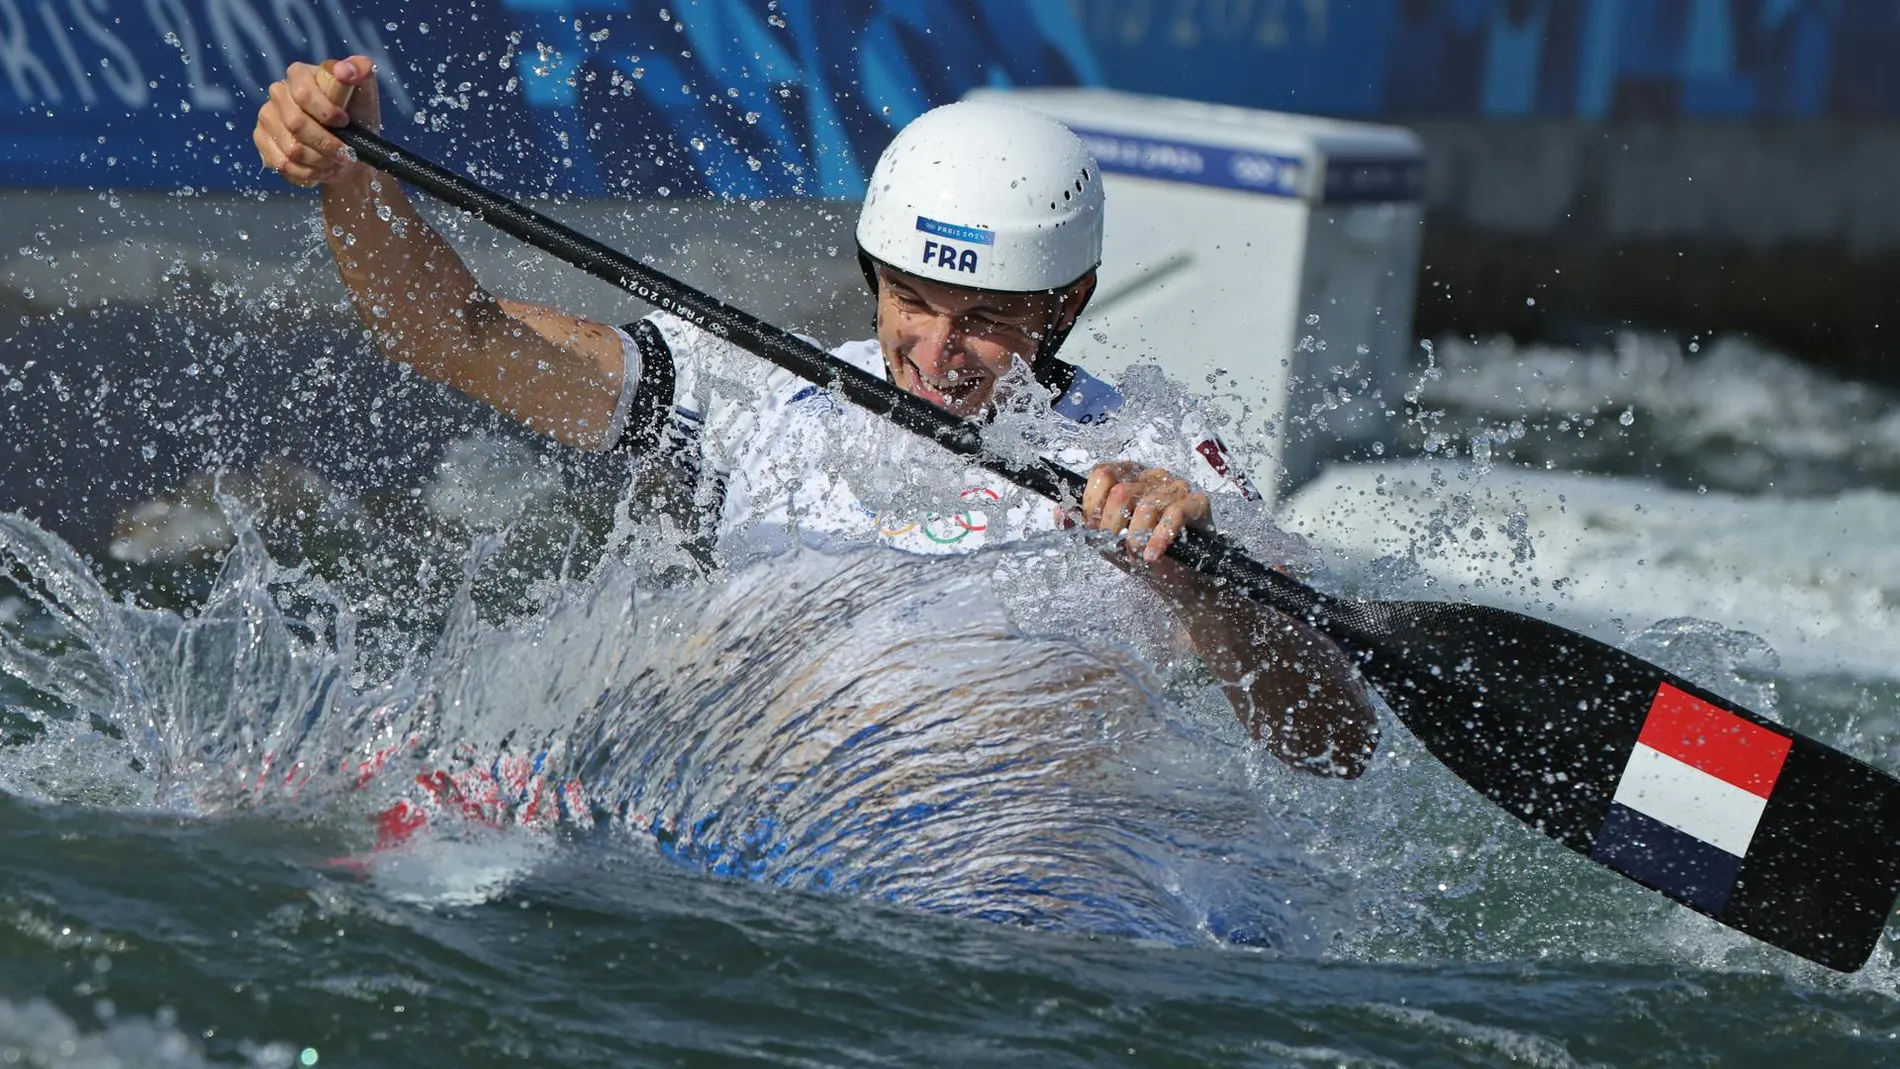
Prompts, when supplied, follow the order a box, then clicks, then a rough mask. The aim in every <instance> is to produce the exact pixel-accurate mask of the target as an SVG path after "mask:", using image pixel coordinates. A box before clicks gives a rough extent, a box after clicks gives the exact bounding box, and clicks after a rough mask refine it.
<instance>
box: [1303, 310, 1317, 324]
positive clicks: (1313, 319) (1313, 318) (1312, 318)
mask: <svg viewBox="0 0 1900 1069" xmlns="http://www.w3.org/2000/svg"><path fill="white" fill-rule="evenodd" d="M1306 325H1307V326H1309V327H1317V326H1319V313H1318V312H1308V313H1306Z"/></svg>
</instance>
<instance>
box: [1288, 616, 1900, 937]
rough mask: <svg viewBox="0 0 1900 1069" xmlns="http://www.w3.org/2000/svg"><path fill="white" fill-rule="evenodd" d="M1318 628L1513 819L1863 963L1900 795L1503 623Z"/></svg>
mask: <svg viewBox="0 0 1900 1069" xmlns="http://www.w3.org/2000/svg"><path fill="white" fill-rule="evenodd" d="M1328 612H1329V613H1330V614H1331V618H1329V619H1324V620H1320V621H1316V622H1319V623H1320V624H1321V626H1323V627H1324V628H1325V629H1326V630H1327V631H1328V632H1329V633H1331V634H1333V635H1334V636H1335V637H1336V638H1338V639H1339V640H1340V641H1341V642H1342V643H1343V644H1344V645H1346V646H1347V647H1348V648H1349V649H1352V650H1353V651H1354V652H1355V653H1357V654H1358V655H1359V656H1360V657H1361V658H1362V661H1363V665H1364V671H1365V673H1366V676H1367V678H1368V679H1369V680H1370V681H1371V682H1372V683H1373V684H1374V685H1375V686H1377V687H1378V689H1379V692H1380V694H1381V696H1382V697H1384V698H1385V700H1386V702H1387V704H1389V705H1390V706H1391V707H1392V709H1393V710H1394V711H1395V712H1396V713H1397V714H1398V715H1399V718H1400V720H1401V721H1403V722H1404V724H1405V726H1406V727H1407V728H1408V729H1409V730H1410V731H1411V732H1412V733H1413V734H1414V735H1416V736H1417V737H1418V739H1419V741H1420V742H1422V743H1424V745H1425V748H1426V749H1428V750H1430V751H1431V753H1432V755H1433V756H1435V757H1437V758H1438V759H1439V760H1440V761H1443V762H1444V763H1445V765H1446V766H1447V767H1449V768H1450V769H1451V770H1452V771H1453V772H1454V773H1456V774H1457V775H1458V777H1459V778H1460V779H1463V780H1464V781H1465V782H1466V783H1468V784H1470V785H1471V786H1472V787H1474V788H1476V789H1477V790H1478V791H1479V792H1480V793H1482V794H1484V795H1485V796H1486V797H1488V798H1490V799H1491V800H1492V801H1494V802H1496V803H1497V804H1498V805H1500V806H1502V807H1504V808H1505V809H1506V810H1508V811H1509V812H1511V813H1512V814H1513V815H1515V816H1516V817H1517V818H1518V819H1520V820H1522V821H1524V822H1525V823H1527V824H1529V825H1530V826H1531V827H1533V828H1536V829H1537V830H1538V831H1541V832H1543V833H1544V834H1546V835H1548V836H1550V837H1551V838H1553V839H1556V840H1557V841H1559V842H1561V843H1563V844H1564V845H1565V846H1568V847H1570V848H1571V849H1572V850H1575V851H1577V852H1578V853H1580V854H1584V855H1585V856H1587V857H1590V858H1592V859H1594V860H1596V861H1598V862H1600V863H1602V864H1604V865H1607V866H1608V867H1610V868H1611V869H1614V870H1615V871H1617V872H1619V873H1621V874H1622V875H1624V876H1627V877H1628V878H1630V879H1632V880H1635V881H1636V882H1638V883H1641V884H1643V885H1644V886H1646V887H1650V888H1653V889H1655V890H1657V891H1660V892H1662V893H1663V894H1665V895H1667V896H1669V897H1670V898H1672V899H1675V900H1676V901H1677V902H1680V903H1682V904H1683V905H1685V906H1688V907H1689V908H1691V909H1694V910H1696V911H1698V912H1700V913H1703V914H1706V915H1708V916H1710V917H1713V918H1715V919H1716V920H1718V921H1720V922H1722V923H1723V924H1725V925H1728V926H1729V927H1732V928H1735V929H1737V930H1739V931H1742V932H1745V933H1747V934H1748V935H1751V936H1754V937H1755V938H1757V939H1760V940H1763V941H1764V942H1767V943H1771V944H1773V945H1775V946H1777V947H1780V948H1782V949H1784V950H1787V951H1790V952H1792V953H1795V954H1799V955H1800V956H1802V957H1804V958H1807V959H1808V960H1810V961H1814V962H1818V963H1819V964H1822V965H1826V966H1828V967H1829V968H1832V969H1839V970H1842V971H1844V972H1851V971H1853V970H1855V969H1858V968H1859V967H1860V966H1861V965H1862V964H1864V963H1865V962H1866V960H1867V956H1868V955H1869V954H1870V953H1871V952H1872V951H1873V948H1874V945H1875V944H1876V943H1877V942H1878V941H1879V939H1880V935H1881V933H1882V931H1883V930H1884V928H1885V926H1886V921H1887V916H1888V913H1889V911H1891V910H1892V908H1893V904H1894V900H1895V898H1896V896H1900V780H1895V779H1894V778H1893V777H1892V776H1889V775H1887V774H1885V773H1883V772H1881V771H1879V770H1877V769H1875V768H1872V767H1870V766H1868V765H1866V764H1863V763H1862V762H1860V761H1858V760H1855V759H1854V758H1852V757H1849V756H1847V755H1846V754H1844V753H1841V752H1840V751H1838V750H1835V749H1832V748H1830V747H1828V746H1824V745H1822V744H1821V743H1819V742H1816V741H1814V740H1813V739H1809V738H1805V737H1803V736H1801V735H1799V734H1796V733H1795V732H1793V731H1790V730H1788V729H1787V728H1785V727H1783V726H1781V725H1779V724H1774V723H1771V722H1769V721H1768V720H1766V719H1764V718H1762V717H1760V716H1758V715H1756V714H1755V713H1753V712H1750V711H1749V710H1747V709H1743V708H1740V707H1738V706H1736V705H1735V704H1733V703H1731V702H1729V701H1727V700H1725V699H1723V698H1720V697H1717V696H1715V695H1713V694H1710V693H1709V692H1707V691H1705V690H1702V689H1700V688H1698V687H1696V686H1695V685H1694V684H1692V683H1689V682H1687V681H1685V680H1683V679H1680V678H1678V677H1676V676H1673V675H1670V674H1669V673H1667V672H1665V671H1663V670H1662V669H1660V668H1658V667H1656V666H1655V665H1652V664H1650V663H1648V662H1646V661H1644V660H1642V659H1640V658H1638V657H1635V656H1632V655H1630V654H1628V653H1625V652H1623V651H1621V650H1618V649H1616V648H1614V647H1612V646H1608V645H1605V644H1604V643H1601V642H1598V641H1596V640H1595V639H1591V638H1588V637H1586V636H1584V635H1580V634H1577V633H1576V632H1574V631H1569V630H1566V629H1564V628H1561V627H1558V626H1556V625H1554V624H1548V623H1544V622H1543V621H1540V620H1535V619H1532V618H1530V617H1527V616H1522V615H1519V614H1517V613H1512V612H1507V611H1504V610H1501V609H1493V608H1486V607H1481V606H1473V605H1457V604H1450V603H1436V602H1385V603H1365V604H1359V605H1333V606H1329V607H1328Z"/></svg>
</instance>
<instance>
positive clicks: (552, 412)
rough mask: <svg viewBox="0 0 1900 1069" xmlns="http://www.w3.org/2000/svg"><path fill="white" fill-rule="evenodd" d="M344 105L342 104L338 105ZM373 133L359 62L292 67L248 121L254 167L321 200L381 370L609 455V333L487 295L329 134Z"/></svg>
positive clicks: (613, 378) (367, 86) (397, 196)
mask: <svg viewBox="0 0 1900 1069" xmlns="http://www.w3.org/2000/svg"><path fill="white" fill-rule="evenodd" d="M344 99H347V105H344V104H339V103H338V101H339V100H344ZM352 120H354V121H355V122H357V123H359V124H361V125H363V126H365V127H367V128H369V129H371V130H374V129H376V128H377V127H378V125H379V123H380V113H379V109H378V101H377V94H376V75H375V71H374V69H373V67H372V65H371V64H370V61H369V59H368V58H367V57H364V56H351V57H350V58H348V59H345V60H341V61H339V62H337V63H335V64H334V66H333V67H332V69H331V70H330V71H327V72H326V71H325V70H324V68H323V67H322V66H320V65H316V64H310V63H293V64H291V65H290V68H289V69H288V70H287V71H286V72H285V74H284V78H283V80H282V81H279V82H275V83H273V84H272V85H271V87H270V99H269V100H268V101H266V102H265V104H264V106H263V107H262V108H260V109H259V110H258V113H257V127H256V129H255V130H254V131H253V134H252V140H253V141H255V142H256V144H257V151H258V154H259V155H260V156H262V157H263V160H264V163H265V165H267V166H269V167H271V168H272V169H274V170H276V171H277V172H278V173H280V174H282V175H283V176H284V177H285V178H286V179H287V180H289V181H290V182H291V183H293V184H295V185H300V186H310V185H320V186H322V187H323V191H322V199H323V231H324V235H325V237H326V238H327V239H328V241H329V243H330V252H331V254H332V255H333V256H335V258H336V264H337V270H338V272H339V273H340V274H341V275H342V276H343V284H344V285H345V286H347V287H348V288H349V291H350V299H351V301H352V302H354V304H355V306H356V312H357V315H359V316H361V317H362V320H363V322H364V324H366V325H367V326H368V327H369V328H370V329H371V330H373V331H374V332H375V334H376V338H377V341H378V342H379V343H380V344H381V345H382V348H383V351H384V352H385V353H387V354H388V355H389V357H390V358H391V359H394V360H398V361H401V362H403V363H405V364H408V365H410V366H411V367H414V368H415V369H416V370H417V371H418V372H420V373H421V374H422V375H424V376H426V377H428V378H430V379H433V380H435V381H437V382H442V383H446V384H448V385H450V386H453V387H455V388H456V389H457V390H460V391H461V392H463V393H465V394H468V395H469V396H470V397H473V398H475V399H476V400H479V401H483V402H486V403H487V404H490V405H493V406H494V407H496V408H498V409H500V410H501V411H503V412H506V413H508V414H509V415H511V416H513V417H515V418H516V419H518V420H520V421H522V422H523V423H525V424H527V425H528V426H530V427H533V428H535V429H536V430H539V431H543V432H545V433H547V434H550V435H552V436H554V437H555V438H557V439H559V440H560V441H562V442H565V443H567V444H569V445H574V446H580V447H582V448H591V449H602V448H606V447H607V446H610V445H612V444H613V442H612V441H611V440H610V439H611V437H612V434H613V429H614V428H613V424H614V415H615V411H616V407H617V406H618V404H619V402H620V396H621V380H622V376H623V374H624V371H625V365H624V356H623V353H622V347H621V345H622V343H621V340H620V336H619V334H618V333H617V332H615V331H614V330H613V329H612V328H611V327H608V326H605V325H603V324H600V323H595V322H591V321H588V320H585V319H582V318H580V317H578V316H574V315H570V314H568V313H566V312H563V311H561V310H560V309H557V308H549V307H546V306H542V305H534V304H528V303H525V302H522V301H516V300H511V299H509V298H506V297H501V296H498V295H495V294H493V293H490V292H489V291H488V290H487V289H484V288H483V287H482V284H481V283H480V282H478V281H477V280H476V279H475V276H474V275H473V274H472V273H470V271H469V269H468V266H467V265H466V264H464V263H463V262H462V258H461V257H460V256H459V255H457V254H456V252H455V250H454V249H453V248H451V247H450V246H449V244H448V243H447V242H446V241H444V240H443V239H442V236H441V235H440V234H438V233H437V232H436V231H435V228H434V227H432V226H430V225H429V224H428V223H427V222H426V221H424V220H423V219H422V217H421V216H420V215H418V214H417V213H416V210H415V206H414V205H412V204H411V203H410V202H409V198H408V196H407V195H405V194H404V193H403V191H402V188H401V187H400V186H399V185H398V184H397V182H396V180H395V179H393V178H391V177H389V176H388V175H386V174H383V173H381V172H379V171H377V170H375V169H373V168H371V167H370V166H369V165H367V164H364V163H361V162H358V161H357V160H355V159H353V158H351V157H350V156H349V154H348V153H347V152H346V150H345V149H344V147H343V143H342V142H341V141H339V140H337V138H336V136H335V135H334V134H332V133H331V132H330V130H331V128H336V127H341V126H343V125H345V124H346V123H347V122H349V121H352Z"/></svg>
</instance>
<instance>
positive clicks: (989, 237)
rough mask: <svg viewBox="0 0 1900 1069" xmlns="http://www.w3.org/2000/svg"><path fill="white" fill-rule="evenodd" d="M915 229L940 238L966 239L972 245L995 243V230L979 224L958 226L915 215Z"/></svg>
mask: <svg viewBox="0 0 1900 1069" xmlns="http://www.w3.org/2000/svg"><path fill="white" fill-rule="evenodd" d="M917 229H919V230H921V231H923V232H924V233H926V234H935V235H937V236H938V237H940V238H950V239H952V240H954V241H967V242H969V243H970V244H972V245H994V244H996V231H994V230H985V229H983V228H982V227H980V226H958V225H957V224H955V223H941V222H938V221H937V220H935V219H931V218H929V217H927V216H922V215H920V216H918V217H917Z"/></svg>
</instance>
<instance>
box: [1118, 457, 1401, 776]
mask: <svg viewBox="0 0 1900 1069" xmlns="http://www.w3.org/2000/svg"><path fill="white" fill-rule="evenodd" d="M1080 519H1081V522H1082V523H1083V525H1084V526H1086V527H1088V528H1090V529H1092V530H1097V531H1105V532H1108V533H1110V534H1113V535H1116V536H1118V538H1117V544H1116V547H1115V548H1114V549H1112V550H1110V551H1109V552H1108V554H1107V556H1108V558H1109V559H1110V560H1111V561H1112V562H1113V563H1115V564H1116V565H1117V566H1118V567H1121V568H1123V569H1124V570H1127V571H1129V572H1132V573H1134V574H1136V575H1139V576H1141V577H1142V578H1143V579H1144V580H1146V581H1147V583H1148V585H1149V586H1150V587H1152V588H1153V589H1154V590H1155V591H1156V592H1157V593H1159V594H1161V595H1162V596H1163V597H1165V598H1167V599H1168V601H1169V602H1170V603H1171V604H1173V605H1174V606H1175V609H1176V610H1177V616H1178V617H1179V618H1180V619H1181V620H1182V622H1183V625H1184V628H1185V630H1186V632H1187V635H1188V638H1189V639H1190V640H1191V641H1192V642H1193V644H1194V648H1195V651H1196V652H1197V653H1198V654H1199V655H1200V657H1201V660H1202V662H1203V663H1205V664H1206V665H1207V667H1208V669H1209V670H1210V671H1211V672H1213V674H1214V677H1215V678H1216V679H1218V680H1220V682H1221V685H1222V688H1223V689H1224V690H1225V691H1226V692H1227V697H1228V700H1229V701H1230V702H1231V703H1232V704H1233V707H1234V713H1235V715H1236V716H1238V717H1239V718H1240V722H1241V723H1242V724H1244V725H1246V727H1247V730H1248V732H1249V733H1250V734H1252V735H1253V737H1254V738H1255V739H1258V740H1260V741H1261V742H1263V743H1265V744H1266V745H1267V746H1268V747H1269V748H1270V749H1271V750H1272V751H1273V754H1274V756H1276V757H1278V758H1280V759H1281V760H1282V761H1285V762H1287V763H1288V764H1291V765H1294V766H1297V767H1299V768H1303V769H1306V770H1307V771H1309V772H1316V773H1319V774H1321V775H1329V776H1341V777H1346V778H1351V777H1354V776H1357V775H1359V774H1360V773H1362V772H1364V771H1365V768H1366V762H1367V761H1368V760H1369V759H1370V758H1371V756H1372V751H1373V749H1374V748H1375V747H1376V746H1377V745H1378V741H1379V728H1378V723H1377V720H1376V717H1375V716H1374V714H1373V711H1372V705H1371V702H1370V700H1369V699H1368V698H1367V696H1366V692H1365V687H1364V685H1363V684H1362V683H1361V682H1360V680H1359V678H1358V675H1357V673H1356V672H1355V671H1354V670H1353V667H1352V662H1351V661H1350V660H1349V659H1348V658H1347V657H1346V655H1345V654H1344V653H1343V652H1341V651H1340V649H1339V647H1337V646H1335V645H1334V644H1333V643H1332V642H1331V641H1330V640H1329V639H1327V638H1326V637H1325V636H1323V635H1321V634H1320V633H1319V632H1318V631H1316V630H1314V629H1313V628H1312V626H1311V625H1309V624H1307V623H1306V622H1305V621H1303V620H1296V619H1294V618H1293V617H1290V616H1287V615H1285V614H1282V613H1278V612H1275V611H1274V610H1272V609H1270V608H1267V607H1266V606H1264V605H1262V604H1260V603H1259V602H1257V601H1254V600H1252V599H1251V598H1245V597H1240V596H1238V595H1235V594H1233V593H1232V592H1229V591H1223V590H1222V589H1221V588H1220V587H1219V586H1217V585H1216V584H1215V583H1214V582H1213V581H1212V580H1211V579H1210V578H1209V577H1207V576H1203V575H1200V574H1198V573H1196V572H1194V571H1193V570H1191V569H1189V568H1188V567H1187V566H1186V565H1183V564H1182V563H1180V562H1179V561H1177V560H1175V559H1174V558H1172V557H1167V556H1164V554H1165V553H1167V551H1168V546H1169V545H1171V544H1172V543H1173V542H1174V540H1175V539H1176V538H1178V537H1180V534H1181V532H1182V531H1183V530H1196V531H1212V530H1213V528H1214V521H1213V514H1212V509H1211V508H1210V507H1209V504H1208V499H1207V495H1206V494H1203V493H1200V492H1199V491H1197V490H1195V489H1194V488H1193V487H1192V486H1191V485H1189V483H1188V482H1187V480H1185V479H1182V478H1180V477H1179V476H1177V475H1174V474H1172V473H1170V472H1168V471H1167V470H1165V469H1163V468H1149V467H1144V466H1143V465H1140V464H1137V463H1134V462H1132V461H1125V460H1124V461H1111V462H1109V463H1106V464H1098V465H1096V467H1095V469H1094V470H1093V471H1091V472H1090V473H1089V480H1088V486H1087V488H1086V490H1084V492H1083V495H1082V510H1081V517H1080Z"/></svg>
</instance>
